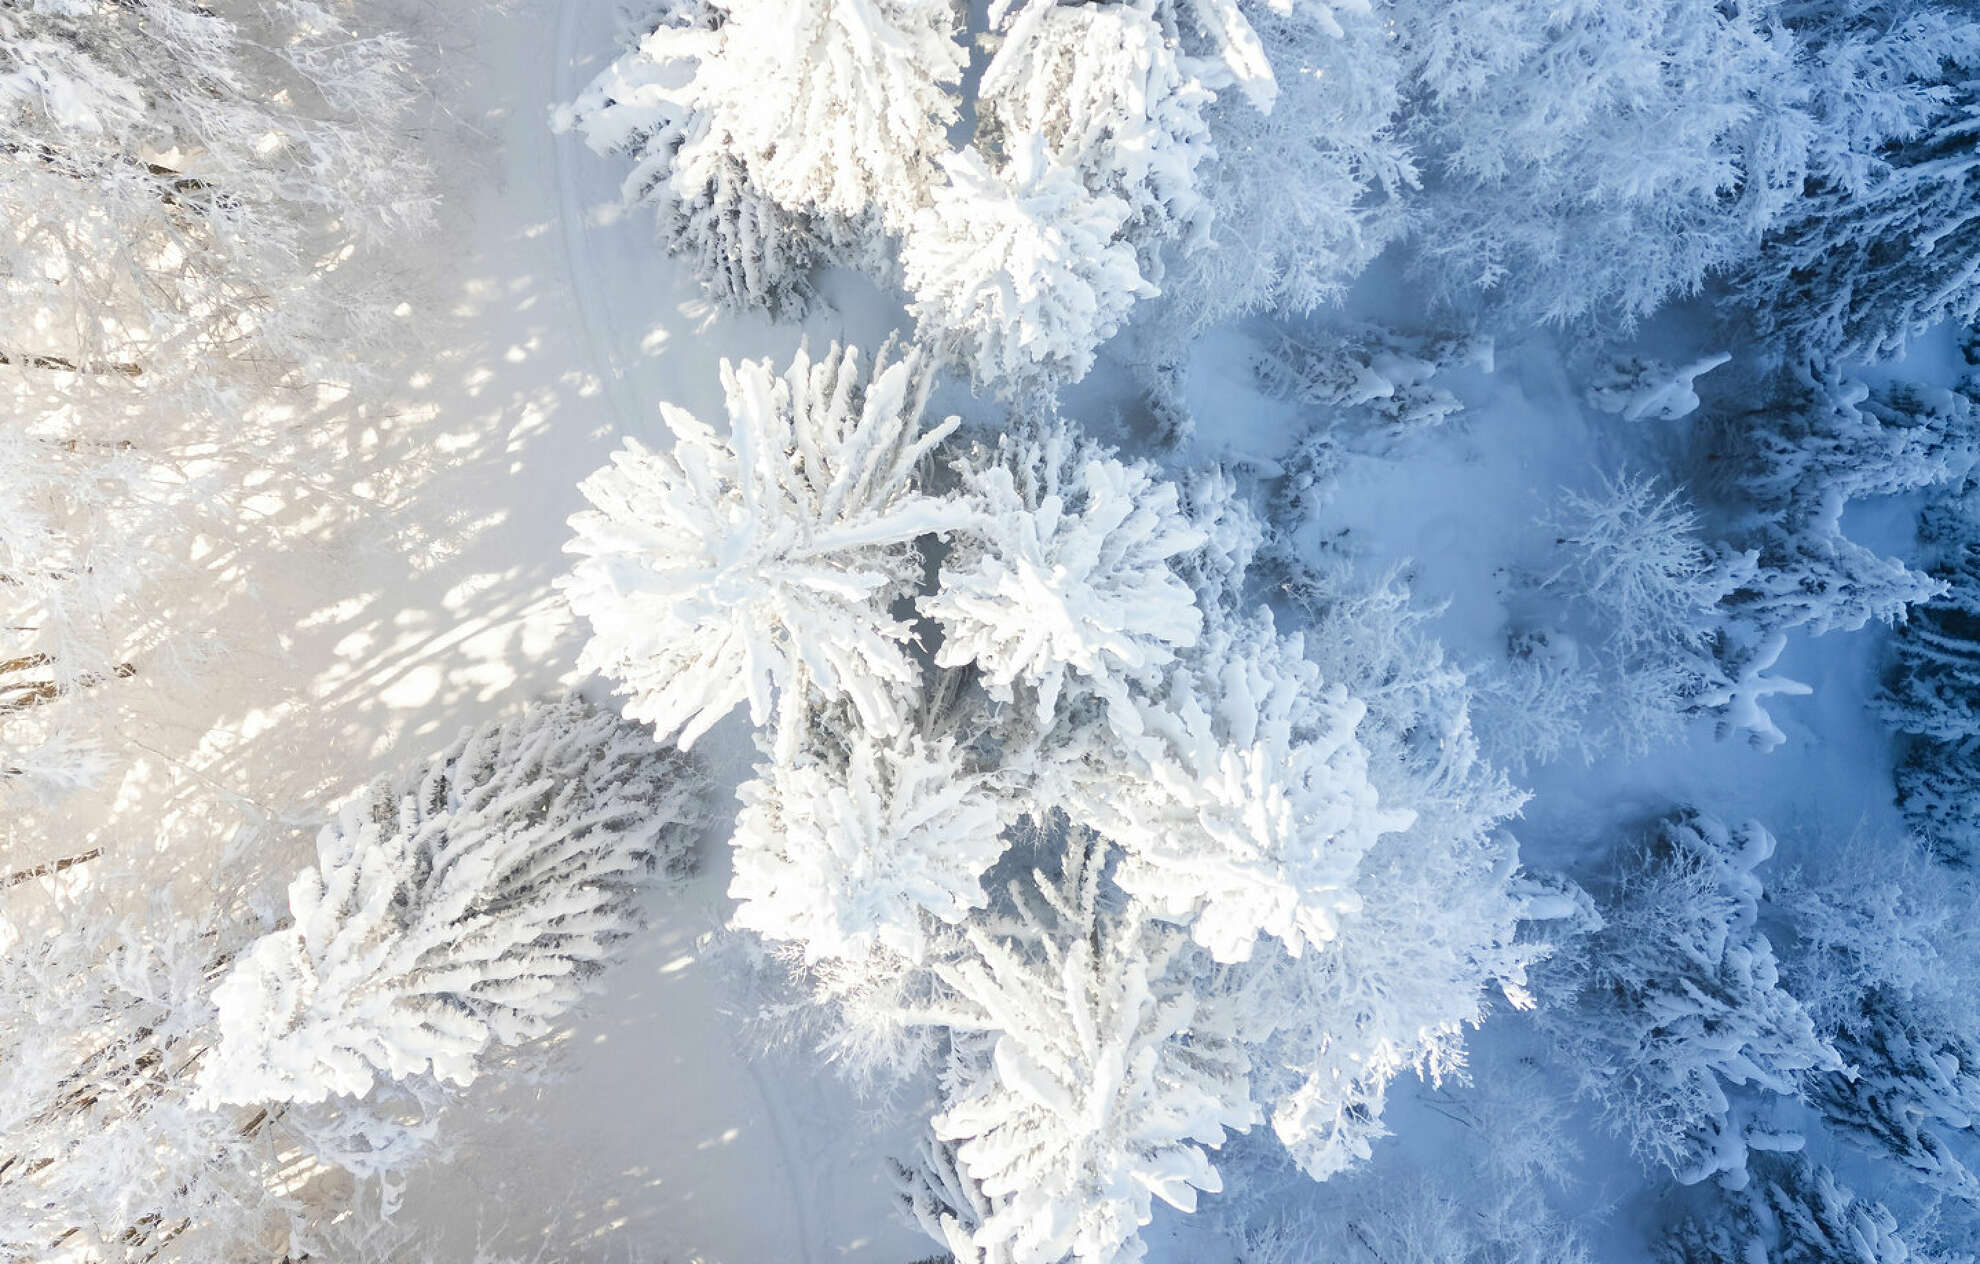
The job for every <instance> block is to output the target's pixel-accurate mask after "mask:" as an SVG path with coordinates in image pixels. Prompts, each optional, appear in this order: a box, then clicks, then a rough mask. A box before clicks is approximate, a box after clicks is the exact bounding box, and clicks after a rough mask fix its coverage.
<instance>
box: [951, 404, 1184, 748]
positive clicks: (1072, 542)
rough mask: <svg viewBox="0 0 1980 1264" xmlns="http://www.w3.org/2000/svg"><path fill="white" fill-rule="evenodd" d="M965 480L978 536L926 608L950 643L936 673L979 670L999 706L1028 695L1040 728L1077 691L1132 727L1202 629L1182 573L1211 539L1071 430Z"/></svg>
mask: <svg viewBox="0 0 1980 1264" xmlns="http://www.w3.org/2000/svg"><path fill="white" fill-rule="evenodd" d="M961 472H962V477H963V482H964V486H965V489H966V491H967V493H968V495H969V497H970V499H971V501H972V502H973V503H974V505H975V507H976V512H977V522H978V526H977V527H976V529H975V530H973V531H971V532H968V533H965V534H963V535H962V536H961V537H960V538H959V539H958V540H957V542H956V545H955V547H954V548H953V549H952V550H951V551H950V553H949V555H948V557H947V558H945V559H944V560H943V563H942V571H941V575H940V578H939V580H938V582H937V585H936V590H935V592H934V593H933V594H931V595H929V596H926V597H923V598H922V599H921V602H920V608H921V612H922V614H924V615H925V616H927V617H928V618H930V619H933V620H934V621H935V622H936V623H937V624H939V625H940V626H941V629H942V643H941V646H940V648H939V649H938V650H937V651H936V661H937V662H938V663H940V664H941V665H942V666H944V667H958V666H962V665H964V664H974V665H975V667H976V668H977V670H978V671H979V672H980V674H981V677H982V680H983V683H984V686H985V687H986V688H987V689H988V690H989V691H990V693H991V695H992V696H993V697H995V698H998V699H1000V700H1008V699H1010V698H1012V697H1013V693H1012V689H1013V686H1015V685H1020V684H1021V685H1023V686H1024V687H1025V689H1026V692H1027V695H1028V696H1029V698H1030V699H1031V701H1032V703H1033V705H1035V707H1036V709H1037V712H1038V715H1039V717H1040V718H1041V720H1042V719H1046V718H1048V717H1049V716H1050V714H1051V712H1052V710H1053V709H1054V708H1055V707H1056V706H1057V705H1058V702H1059V697H1060V695H1061V693H1062V692H1063V691H1065V690H1066V689H1067V688H1068V687H1069V685H1076V686H1077V687H1078V688H1080V689H1083V690H1087V691H1091V692H1094V693H1097V694H1099V695H1100V696H1102V697H1104V698H1106V699H1107V700H1108V702H1109V703H1110V704H1112V705H1113V706H1114V708H1115V711H1116V714H1117V716H1118V717H1119V719H1118V721H1117V722H1121V723H1131V721H1132V714H1133V713H1132V709H1131V708H1130V707H1129V706H1128V689H1129V687H1130V685H1132V684H1135V683H1151V682H1153V681H1154V680H1155V679H1156V678H1157V676H1158V674H1159V673H1160V671H1161V669H1162V668H1163V667H1165V666H1166V665H1167V664H1168V663H1170V662H1172V661H1173V660H1174V659H1175V656H1176V651H1177V650H1178V649H1181V648H1185V647H1188V646H1190V645H1193V644H1195V643H1196V640H1197V637H1198V636H1199V635H1200V634H1201V632H1202V627H1203V616H1202V613H1201V612H1200V611H1199V610H1198V609H1197V606H1196V595H1195V593H1193V592H1192V591H1191V589H1190V587H1189V585H1188V584H1187V583H1185V582H1184V581H1183V578H1182V576H1181V575H1180V574H1179V573H1178V572H1177V569H1176V562H1177V559H1179V558H1181V557H1182V556H1183V555H1185V554H1187V553H1190V552H1191V551H1193V550H1196V549H1198V548H1201V547H1202V546H1203V545H1205V544H1206V543H1208V540H1209V537H1208V536H1207V535H1206V534H1205V533H1204V532H1203V531H1201V530H1199V529H1198V528H1197V527H1196V526H1195V525H1194V524H1193V523H1192V522H1191V521H1190V520H1189V518H1188V517H1187V516H1186V515H1185V514H1184V513H1183V511H1182V509H1181V506H1180V501H1179V498H1178V491H1177V488H1176V486H1175V484H1173V483H1170V482H1167V481H1166V480H1163V479H1160V478H1158V477H1156V476H1155V473H1154V471H1153V470H1152V469H1150V468H1149V467H1148V466H1147V465H1144V464H1141V463H1138V462H1137V463H1133V464H1129V463H1127V462H1124V461H1121V460H1120V459H1119V458H1117V457H1115V456H1113V455H1112V454H1110V453H1109V452H1107V451H1106V450H1105V449H1103V448H1101V447H1100V446H1099V445H1097V444H1095V443H1093V442H1091V441H1090V440H1083V439H1080V438H1078V437H1076V435H1075V434H1074V432H1073V430H1072V429H1071V428H1070V427H1068V426H1066V425H1063V424H1052V425H1048V426H1045V427H1044V428H1042V429H1041V430H1040V431H1038V432H1037V433H1033V434H1027V433H1024V432H1018V433H1014V434H1010V435H1007V436H1005V437H1004V438H1003V439H1002V440H1000V441H999V444H998V447H997V449H996V451H995V452H994V453H989V452H982V453H978V454H976V455H975V456H974V457H973V458H971V459H968V460H966V461H964V462H963V464H962V466H961Z"/></svg>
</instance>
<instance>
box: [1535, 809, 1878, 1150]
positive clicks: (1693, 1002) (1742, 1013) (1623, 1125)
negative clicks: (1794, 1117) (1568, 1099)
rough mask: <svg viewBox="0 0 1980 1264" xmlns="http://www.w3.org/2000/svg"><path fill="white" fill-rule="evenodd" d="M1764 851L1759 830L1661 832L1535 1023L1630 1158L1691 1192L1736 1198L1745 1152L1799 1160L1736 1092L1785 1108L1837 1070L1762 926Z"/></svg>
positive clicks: (1679, 818)
mask: <svg viewBox="0 0 1980 1264" xmlns="http://www.w3.org/2000/svg"><path fill="white" fill-rule="evenodd" d="M1773 851H1774V838H1773V836H1772V835H1771V834H1769V833H1768V832H1767V831H1766V830H1765V829H1763V828H1761V827H1760V825H1759V824H1758V823H1757V822H1752V821H1749V822H1746V823H1745V824H1743V825H1740V826H1736V827H1728V826H1726V825H1724V824H1723V823H1721V822H1719V821H1716V820H1714V819H1712V818H1711V817H1707V816H1704V815H1701V814H1699V813H1697V812H1695V811H1686V812H1682V813H1679V814H1678V815H1676V816H1673V817H1671V818H1669V819H1668V820H1666V821H1664V822H1662V823H1661V824H1660V825H1659V826H1658V827H1657V829H1656V832H1655V833H1654V834H1653V835H1652V836H1651V838H1650V839H1649V840H1648V841H1647V842H1646V843H1645V844H1644V845H1643V846H1642V847H1641V848H1640V849H1639V850H1638V851H1637V852H1636V853H1635V854H1634V855H1633V856H1632V857H1630V859H1629V860H1628V862H1627V867H1626V868H1625V869H1624V870H1623V872H1622V873H1621V875H1620V876H1619V877H1618V878H1617V880H1616V883H1615V887H1614V890H1613V894H1612V898H1611V899H1610V900H1608V901H1607V902H1606V903H1604V904H1603V905H1602V915H1603V917H1604V919H1605V925H1603V926H1602V928H1601V929H1600V930H1599V931H1598V932H1596V933H1595V934H1594V936H1593V937H1592V938H1591V939H1589V940H1588V941H1587V942H1586V943H1585V944H1584V945H1582V946H1581V947H1580V949H1579V950H1578V951H1577V952H1576V953H1575V954H1573V956H1571V957H1568V958H1562V959H1558V960H1557V962H1556V963H1555V964H1552V965H1550V966H1549V967H1548V971H1549V975H1550V976H1551V980H1550V983H1549V985H1548V987H1549V990H1551V991H1553V992H1554V993H1555V995H1556V996H1557V998H1558V999H1557V1000H1556V1003H1555V1004H1554V1005H1552V1006H1550V1007H1546V1008H1543V1009H1542V1010H1541V1022H1542V1025H1543V1026H1544V1027H1545V1028H1546V1029H1547V1030H1548V1031H1549V1032H1550V1034H1551V1035H1552V1036H1553V1037H1554V1039H1555V1040H1556V1041H1557V1042H1558V1043H1559V1045H1560V1047H1561V1049H1562V1051H1563V1054H1564V1056H1565V1057H1566V1058H1567V1059H1568V1061H1569V1063H1570V1065H1571V1066H1572V1067H1573V1069H1574V1071H1575V1074H1576V1075H1577V1076H1578V1077H1579V1079H1580V1084H1581V1091H1582V1093H1583V1094H1585V1095H1586V1096H1587V1097H1589V1098H1590V1099H1592V1100H1593V1101H1595V1102H1596V1103H1598V1104H1599V1105H1600V1107H1601V1109H1602V1113H1603V1116H1604V1117H1605V1119H1606V1120H1607V1121H1608V1122H1609V1124H1610V1125H1611V1126H1612V1127H1613V1128H1614V1129H1615V1130H1616V1131H1617V1132H1618V1133H1620V1134H1621V1135H1622V1136H1624V1137H1625V1138H1626V1139H1627V1140H1628V1141H1629V1144H1630V1149H1631V1150H1632V1152H1634V1153H1635V1154H1636V1155H1637V1157H1638V1158H1640V1159H1641V1160H1643V1161H1644V1162H1645V1163H1646V1164H1648V1165H1656V1166H1659V1167H1663V1168H1666V1169H1668V1170H1669V1171H1670V1172H1671V1174H1672V1175H1674V1176H1675V1177H1677V1179H1678V1180H1679V1181H1681V1182H1683V1183H1685V1184H1692V1183H1695V1182H1698V1181H1701V1180H1704V1179H1705V1178H1706V1177H1709V1176H1718V1177H1719V1178H1720V1182H1721V1183H1722V1184H1724V1185H1726V1186H1727V1187H1728V1188H1739V1187H1740V1186H1741V1185H1742V1184H1744V1182H1745V1180H1746V1173H1747V1163H1748V1152H1749V1150H1752V1149H1760V1150H1773V1149H1799V1148H1800V1139H1799V1138H1798V1137H1792V1136H1785V1135H1782V1134H1777V1133H1774V1132H1770V1131H1768V1130H1766V1129H1764V1128H1760V1127H1757V1126H1754V1125H1751V1124H1749V1122H1748V1121H1747V1119H1746V1113H1747V1112H1746V1110H1745V1109H1744V1106H1743V1104H1742V1103H1736V1102H1735V1101H1734V1100H1733V1099H1732V1097H1731V1096H1729V1092H1728V1091H1729V1090H1730V1089H1733V1088H1736V1087H1738V1086H1750V1088H1752V1089H1754V1090H1760V1091H1764V1092H1769V1093H1775V1094H1781V1095H1784V1096H1793V1095H1795V1094H1796V1093H1797V1092H1798V1091H1799V1085H1800V1079H1801V1077H1802V1076H1804V1075H1805V1074H1808V1073H1810V1072H1833V1071H1838V1070H1841V1068H1842V1060H1841V1059H1840V1058H1839V1057H1838V1055H1837V1053H1836V1051H1835V1049H1834V1048H1833V1047H1832V1046H1831V1045H1830V1044H1829V1043H1828V1042H1827V1041H1826V1040H1824V1039H1822V1038H1821V1036H1820V1035H1818V1034H1817V1032H1816V1031H1815V1028H1814V1024H1813V1021H1812V1019H1811V1018H1810V1016H1809V1014H1808V1012H1807V1010H1806V1009H1805V1008H1804V1007H1803V1006H1802V1004H1801V1003H1800V1002H1799V1001H1798V1000H1796V999H1795V997H1793V996H1792V995H1790V994H1789V993H1788V992H1787V990H1786V989H1785V988H1784V987H1783V986H1782V985H1781V981H1780V970H1779V966H1778V963H1777V962H1776V960H1775V956H1774V949H1773V945H1772V944H1771V943H1770V942H1769V941H1768V938H1767V936H1766V934H1765V933H1763V932H1762V931H1761V930H1760V928H1759V926H1758V925H1757V922H1758V918H1759V901H1760V895H1761V885H1760V879H1759V878H1758V877H1757V876H1756V875H1755V873H1754V870H1755V868H1757V867H1758V866H1759V865H1760V864H1761V863H1762V862H1763V861H1765V860H1766V859H1767V858H1768V857H1769V856H1771V855H1772V854H1773Z"/></svg>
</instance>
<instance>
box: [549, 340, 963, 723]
mask: <svg viewBox="0 0 1980 1264" xmlns="http://www.w3.org/2000/svg"><path fill="white" fill-rule="evenodd" d="M722 382H723V388H724V391H725V392H726V394H727V397H728V413H729V418H728V433H727V434H726V435H725V434H720V433H718V432H717V431H716V430H715V429H714V428H713V427H711V426H709V425H708V424H707V423H705V422H703V421H701V420H700V419H699V418H696V417H694V416H692V415H690V414H689V413H687V412H686V411H684V410H682V409H680V408H676V407H674V406H672V405H663V408H662V416H663V417H664V418H665V419H666V421H667V424H668V426H669V428H670V429H672V430H673V432H674V438H675V442H674V446H673V448H672V449H671V450H670V451H666V452H660V451H654V450H651V449H648V448H646V447H645V446H643V445H642V444H640V443H638V442H637V441H636V440H631V439H628V440H627V441H626V446H625V448H624V449H623V450H622V451H620V452H618V453H616V454H614V456H613V459H612V464H611V465H609V466H607V467H605V468H604V469H602V470H599V471H598V472H597V473H596V474H593V475H592V476H591V477H590V478H589V479H587V480H586V481H585V482H584V484H583V485H582V490H583V492H584V494H585V497H586V499H588V500H589V501H590V502H591V503H592V506H593V507H592V508H591V509H588V510H585V511H584V512H582V513H578V514H576V515H574V516H573V517H572V518H571V527H572V530H573V531H574V532H575V533H576V536H575V538H574V539H573V540H572V541H571V542H570V543H569V544H568V545H567V546H566V548H567V550H568V551H569V552H572V553H575V554H577V555H579V557H580V558H581V559H582V560H581V561H579V562H578V564H577V566H576V567H575V568H574V570H573V572H572V574H571V575H570V576H569V577H568V578H566V579H565V580H563V581H562V587H563V590H564V595H565V597H566V598H567V599H568V600H569V601H570V603H571V608H572V609H573V610H575V611H576V612H577V613H578V614H579V615H580V616H582V617H583V618H584V619H585V620H587V621H588V622H589V623H590V624H591V639H590V640H589V641H588V642H587V643H586V645H585V649H584V656H583V665H584V666H585V667H587V668H588V669H590V670H594V671H598V672H601V673H603V674H604V675H607V676H609V677H611V678H613V679H614V680H616V681H617V682H618V684H619V687H620V690H621V691H622V692H623V693H626V694H627V695H629V699H630V700H629V701H628V703H627V706H626V714H627V715H629V716H631V717H632V718H634V719H638V720H643V721H646V722H648V723H651V724H653V725H654V727H655V729H656V731H657V734H658V736H659V738H660V740H662V741H667V740H675V739H677V740H678V741H679V742H680V744H681V745H682V747H683V748H685V747H687V746H690V745H692V744H693V742H694V741H695V739H697V738H698V737H700V736H701V735H702V734H703V733H705V732H707V731H708V729H709V728H710V727H711V726H712V725H714V723H715V722H716V721H718V720H720V719H721V718H722V717H723V716H725V715H727V714H728V713H729V712H730V711H732V710H734V709H735V708H736V707H737V706H738V705H739V704H741V703H743V702H745V701H746V702H748V703H749V709H750V717H751V719H752V720H754V721H755V722H756V723H758V724H761V723H764V722H765V721H766V720H768V719H770V718H771V716H772V714H773V706H774V708H775V711H774V714H775V716H776V719H777V733H778V738H777V743H778V750H779V752H780V757H782V758H789V757H790V756H791V755H792V753H794V751H795V745H794V744H795V743H796V742H797V741H798V740H799V737H800V736H801V719H802V715H803V710H804V708H805V707H806V706H808V705H810V703H811V702H812V701H813V699H814V698H818V699H823V700H827V701H829V700H832V699H835V698H839V697H845V698H848V699H850V700H851V702H852V703H853V705H854V707H855V708H856V710H857V711H858V714H859V718H860V721H861V722H862V723H863V724H864V725H866V726H867V727H868V728H869V729H871V730H874V731H875V732H877V733H880V734H887V733H892V732H896V731H898V730H899V729H900V728H901V726H902V724H903V722H904V718H905V717H904V716H903V714H902V704H901V701H900V698H901V697H903V696H906V695H910V694H912V692H913V690H914V687H915V683H916V680H917V676H916V674H915V668H914V665H913V664H912V663H911V662H910V660H909V658H908V655H907V652H906V650H905V649H904V648H903V645H902V642H904V641H905V640H906V639H907V637H908V628H907V626H906V625H905V624H903V623H901V622H899V621H898V620H896V619H895V618H894V617H893V615H892V614H891V613H890V607H891V606H892V604H893V602H894V601H895V600H896V599H897V598H899V597H902V596H904V595H907V594H908V593H909V592H911V591H912V589H913V586H914V585H915V583H916V582H917V581H918V579H919V578H920V571H921V564H920V560H919V557H918V555H917V553H916V551H915V542H916V541H917V540H918V539H920V538H921V537H923V536H925V535H929V534H931V533H936V532H944V531H949V530H952V529H954V528H956V527H959V526H962V525H964V524H965V523H967V522H969V521H971V511H970V510H969V509H968V508H967V507H966V506H964V505H961V504H957V503H943V502H941V501H938V500H935V499H933V498H931V497H928V496H926V495H923V494H922V493H920V492H919V491H917V490H915V488H914V486H913V484H912V479H913V476H914V473H915V469H916V466H917V465H918V464H919V463H920V462H921V460H922V458H923V457H924V456H925V455H926V454H927V453H928V451H929V450H930V449H931V448H932V447H934V445H935V444H937V443H939V442H940V441H941V440H942V439H943V438H944V437H946V436H947V435H948V434H949V432H950V431H951V430H953V429H954V428H955V426H956V424H957V422H956V419H954V418H951V419H949V420H948V421H946V422H944V423H942V424H941V425H939V426H937V427H935V428H934V429H933V430H930V431H927V432H925V433H924V432H923V431H922V429H921V410H922V406H923V404H924V403H925V401H926V400H927V397H928V389H929V380H928V378H927V376H926V375H925V374H924V373H923V372H922V366H921V361H920V358H919V356H917V355H909V356H907V357H905V358H903V359H899V360H891V361H890V360H889V358H888V355H887V353H886V351H885V350H884V349H883V350H882V352H881V355H880V356H879V357H878V358H877V359H876V362H875V364H874V367H873V369H872V371H871V372H869V373H867V374H865V375H862V374H861V373H860V371H859V366H858V354H857V352H855V351H853V350H851V349H847V350H845V351H843V352H841V351H840V350H839V348H838V347H836V346H834V347H833V348H832V349H831V350H829V351H828V352H827V353H826V354H825V356H824V357H823V358H822V359H820V360H818V361H816V362H814V361H813V360H812V359H811V357H810V355H809V354H808V353H806V352H804V351H802V350H801V351H799V353H798V355H797V358H796V359H795V360H794V361H793V362H792V364H791V367H790V368H789V369H788V370H786V371H785V372H783V373H781V374H780V373H777V372H776V371H774V370H773V369H772V368H771V366H770V363H769V362H768V361H767V360H749V361H744V362H743V363H741V364H729V363H727V362H726V361H725V362H724V364H723V369H722Z"/></svg>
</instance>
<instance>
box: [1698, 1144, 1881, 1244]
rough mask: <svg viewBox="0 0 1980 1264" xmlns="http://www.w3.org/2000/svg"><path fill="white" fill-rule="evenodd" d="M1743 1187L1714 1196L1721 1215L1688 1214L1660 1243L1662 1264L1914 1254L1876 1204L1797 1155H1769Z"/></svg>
mask: <svg viewBox="0 0 1980 1264" xmlns="http://www.w3.org/2000/svg"><path fill="white" fill-rule="evenodd" d="M1756 1177H1757V1179H1756V1180H1755V1181H1754V1183H1753V1184H1752V1185H1751V1186H1750V1187H1749V1188H1747V1189H1745V1190H1744V1191H1741V1192H1736V1193H1724V1194H1721V1195H1720V1211H1721V1212H1722V1215H1721V1217H1720V1218H1718V1219H1714V1220H1689V1221H1686V1222H1685V1223H1684V1224H1682V1225H1680V1226H1679V1227H1678V1228H1677V1229H1676V1230H1674V1231H1673V1232H1672V1233H1671V1234H1670V1235H1669V1237H1668V1238H1666V1240H1665V1241H1664V1243H1663V1244H1662V1248H1661V1250H1660V1253H1659V1258H1660V1260H1661V1261H1663V1264H1753V1262H1754V1261H1766V1264H1909V1262H1910V1261H1914V1260H1916V1259H1918V1258H1919V1257H1917V1256H1915V1255H1913V1254H1912V1251H1911V1247H1910V1246H1909V1245H1908V1244H1906V1242H1905V1241H1904V1239H1903V1237H1902V1236H1900V1234H1899V1233H1898V1223H1897V1217H1896V1216H1893V1215H1892V1214H1891V1212H1890V1209H1889V1208H1887V1207H1885V1206H1884V1205H1883V1204H1882V1203H1879V1202H1873V1201H1871V1200H1869V1199H1867V1198H1862V1197H1860V1196H1858V1195H1857V1194H1855V1193H1854V1192H1852V1191H1851V1190H1849V1189H1847V1188H1845V1187H1844V1186H1842V1185H1840V1184H1838V1183H1837V1182H1836V1178H1835V1176H1834V1174H1833V1173H1831V1172H1830V1171H1829V1169H1827V1168H1825V1167H1820V1166H1817V1165H1816V1164H1813V1163H1810V1162H1808V1161H1806V1160H1804V1159H1770V1160H1768V1161H1766V1163H1765V1164H1764V1165H1763V1166H1761V1168H1760V1170H1759V1171H1758V1172H1757V1173H1756Z"/></svg>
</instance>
